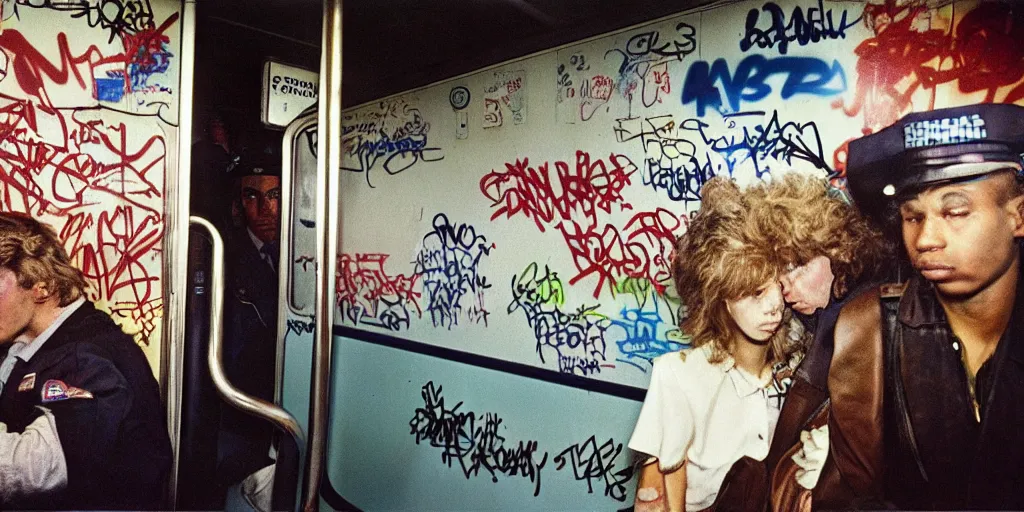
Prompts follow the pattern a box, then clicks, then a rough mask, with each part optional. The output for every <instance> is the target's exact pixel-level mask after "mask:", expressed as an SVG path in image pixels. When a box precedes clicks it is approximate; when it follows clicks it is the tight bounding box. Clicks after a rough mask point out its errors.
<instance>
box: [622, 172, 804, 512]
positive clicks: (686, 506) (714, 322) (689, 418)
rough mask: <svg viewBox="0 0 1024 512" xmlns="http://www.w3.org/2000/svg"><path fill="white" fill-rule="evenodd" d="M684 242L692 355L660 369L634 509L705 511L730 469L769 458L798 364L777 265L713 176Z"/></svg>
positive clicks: (648, 403)
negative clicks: (741, 462) (739, 463)
mask: <svg viewBox="0 0 1024 512" xmlns="http://www.w3.org/2000/svg"><path fill="white" fill-rule="evenodd" d="M703 197H704V202H703V206H702V208H701V210H700V212H699V213H698V214H697V215H696V217H695V218H694V219H693V220H692V221H691V223H690V227H689V230H688V231H687V232H686V234H685V235H683V236H682V237H681V238H680V239H679V240H678V242H677V245H676V252H675V256H674V257H673V261H672V268H673V278H674V280H675V284H676V287H677V289H678V291H679V294H680V297H681V298H682V300H683V303H684V304H686V305H687V309H688V318H687V319H686V321H685V323H684V325H683V327H684V329H686V331H687V332H688V333H689V334H690V335H691V336H692V339H693V348H691V349H687V350H684V351H682V352H674V353H669V354H665V355H663V356H661V357H659V358H657V359H655V361H654V370H653V372H652V375H651V384H650V387H649V389H648V391H647V396H646V398H645V400H644V405H643V408H642V410H641V412H640V418H639V419H638V420H637V425H636V428H635V430H634V432H633V436H632V438H631V439H630V442H629V447H630V448H631V449H633V450H634V451H636V452H638V453H639V454H642V455H645V456H647V460H646V461H645V462H644V464H643V466H642V469H641V470H640V479H639V488H638V491H637V499H636V503H635V504H636V510H637V511H638V512H640V511H644V510H704V509H706V508H708V507H710V506H712V505H713V504H715V501H716V498H717V497H718V496H719V492H720V486H721V485H722V483H723V481H724V480H725V478H726V474H727V473H728V472H729V470H730V468H731V467H732V465H733V463H734V462H736V461H737V460H739V459H741V458H742V457H750V458H752V459H755V460H761V459H763V458H764V457H765V456H766V455H767V454H768V448H769V443H770V441H771V439H772V434H773V432H774V429H775V424H776V421H777V419H778V415H779V410H780V408H781V406H782V402H783V400H784V398H785V395H786V392H787V390H788V376H789V375H790V374H791V370H792V368H793V367H794V366H795V364H796V363H797V362H798V361H799V359H800V351H801V346H802V345H801V343H800V339H799V336H796V335H797V334H798V333H797V332H791V330H790V323H789V322H788V316H789V315H787V314H785V311H784V309H785V308H784V302H783V298H782V291H781V289H780V286H779V283H778V271H777V270H778V265H777V263H776V262H775V261H774V260H773V255H772V253H771V252H770V251H768V250H765V248H764V247H759V246H757V245H754V244H753V243H751V236H750V235H751V233H750V232H751V229H752V225H751V224H750V215H749V205H748V204H747V201H746V200H745V199H744V194H743V193H742V192H740V190H739V189H738V188H737V187H736V185H735V184H733V183H732V182H731V181H729V180H727V179H724V178H715V179H712V180H710V181H708V183H707V184H706V185H705V187H704V189H703Z"/></svg>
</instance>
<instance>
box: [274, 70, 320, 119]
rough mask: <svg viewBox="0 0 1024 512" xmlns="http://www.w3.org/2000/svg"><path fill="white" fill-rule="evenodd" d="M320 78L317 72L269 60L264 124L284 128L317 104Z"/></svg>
mask: <svg viewBox="0 0 1024 512" xmlns="http://www.w3.org/2000/svg"><path fill="white" fill-rule="evenodd" d="M319 88H320V75H319V74H317V73H316V72H315V71H310V70H308V69H303V68H300V67H296V66H291V65H288V64H284V63H281V62H277V61H273V60H268V61H267V62H266V63H265V64H264V65H263V104H262V107H261V109H260V110H261V112H260V114H261V119H262V120H263V124H266V125H268V126H277V127H280V128H284V127H285V126H288V123H290V122H292V120H293V119H295V118H296V117H298V116H299V114H301V113H302V111H303V110H306V108H308V107H309V106H311V105H313V104H315V103H316V98H317V91H318V90H319Z"/></svg>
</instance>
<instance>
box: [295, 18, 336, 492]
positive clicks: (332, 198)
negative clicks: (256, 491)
mask: <svg viewBox="0 0 1024 512" xmlns="http://www.w3.org/2000/svg"><path fill="white" fill-rule="evenodd" d="M341 7H342V0H324V25H323V43H322V47H321V50H320V51H321V53H320V99H319V106H318V109H319V110H318V114H319V118H318V119H319V120H318V124H317V155H318V158H317V161H316V174H317V176H316V190H317V194H318V197H317V202H316V213H317V215H316V231H317V241H316V246H317V257H318V259H319V260H320V261H319V262H318V264H317V285H316V318H315V326H316V339H315V344H314V347H313V382H312V386H311V393H310V402H311V403H310V411H311V413H312V414H311V415H312V419H311V420H310V426H309V449H308V450H307V451H306V453H307V455H308V457H307V459H306V471H305V476H306V485H305V491H304V492H303V508H304V509H305V510H306V511H307V512H314V511H316V510H317V508H318V507H319V505H320V481H321V479H322V478H323V475H324V463H325V462H326V460H325V459H326V451H327V426H328V421H329V418H330V391H331V352H332V349H333V341H334V340H333V332H332V331H333V328H334V293H335V291H334V285H335V278H334V272H335V268H336V267H337V254H338V231H339V219H338V211H339V205H338V201H339V192H340V190H339V182H338V175H337V173H338V169H339V168H340V167H341Z"/></svg>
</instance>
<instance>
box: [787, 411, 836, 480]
mask: <svg viewBox="0 0 1024 512" xmlns="http://www.w3.org/2000/svg"><path fill="white" fill-rule="evenodd" d="M800 442H801V443H802V444H803V447H802V448H801V449H800V451H798V452H796V453H795V454H793V462H794V463H795V464H796V465H797V466H800V469H798V470H796V483H798V484H800V487H803V488H804V489H814V486H815V485H818V478H819V477H820V476H821V468H823V467H825V459H827V458H828V425H824V426H822V427H819V428H816V429H814V430H805V431H803V432H801V433H800Z"/></svg>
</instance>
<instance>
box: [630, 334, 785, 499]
mask: <svg viewBox="0 0 1024 512" xmlns="http://www.w3.org/2000/svg"><path fill="white" fill-rule="evenodd" d="M710 355H711V347H710V346H709V345H705V346H703V347H699V348H695V349H689V350H684V351H682V352H671V353H668V354H665V355H662V356H660V357H658V358H657V359H655V360H654V370H653V371H652V374H651V385H650V387H649V389H648V390H647V397H646V398H645V399H644V405H643V408H641V410H640V418H639V419H638V420H637V424H636V428H635V429H634V430H633V437H632V438H630V440H629V448H630V449H632V450H634V451H637V452H641V453H644V454H647V455H651V456H654V457H657V458H658V464H659V466H660V468H661V470H662V471H663V472H669V471H671V470H673V469H676V468H678V467H680V466H681V465H682V464H684V463H685V464H686V469H685V471H686V510H703V509H705V508H707V507H709V506H711V505H712V504H713V503H714V501H715V498H716V497H717V496H718V491H719V489H720V488H721V486H722V482H723V481H724V480H725V474H726V473H727V472H728V471H729V468H731V467H732V464H733V463H734V462H736V461H737V460H739V459H740V458H741V457H743V456H744V455H746V456H749V457H752V458H754V459H757V460H763V459H764V458H765V456H767V455H768V448H769V446H770V444H771V439H772V434H773V433H774V432H775V424H776V423H777V422H778V419H779V410H780V409H781V408H782V402H783V398H784V396H785V391H786V390H788V389H783V390H780V387H779V385H778V383H775V381H774V380H773V379H772V378H771V377H768V378H765V379H764V380H758V379H757V378H755V377H754V376H752V375H750V374H749V373H747V372H746V371H743V370H742V369H740V368H738V367H736V365H735V362H734V361H733V360H732V359H731V358H729V359H726V360H725V361H723V362H721V363H717V364H712V363H710V362H708V358H709V356H710ZM785 388H788V386H785Z"/></svg>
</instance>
